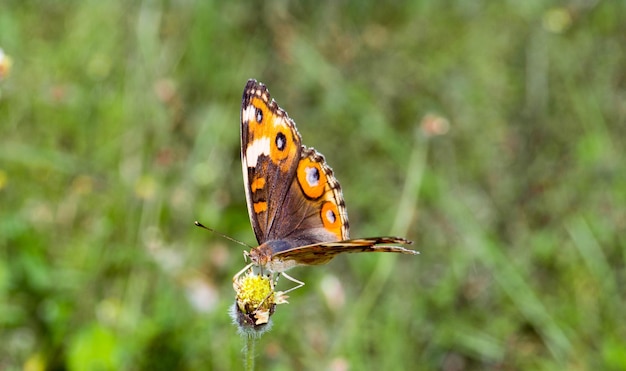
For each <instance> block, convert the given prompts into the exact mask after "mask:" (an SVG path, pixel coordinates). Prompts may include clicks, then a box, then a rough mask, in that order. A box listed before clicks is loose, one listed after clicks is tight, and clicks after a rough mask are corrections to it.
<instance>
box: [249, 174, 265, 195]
mask: <svg viewBox="0 0 626 371" xmlns="http://www.w3.org/2000/svg"><path fill="white" fill-rule="evenodd" d="M263 187H265V178H255V179H254V180H253V181H252V184H250V190H251V191H252V193H254V192H256V191H257V190H259V189H263Z"/></svg>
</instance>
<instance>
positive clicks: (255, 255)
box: [246, 240, 298, 272]
mask: <svg viewBox="0 0 626 371" xmlns="http://www.w3.org/2000/svg"><path fill="white" fill-rule="evenodd" d="M292 247H293V246H292V245H291V244H290V243H289V242H288V241H285V240H270V241H266V242H264V243H262V244H261V245H259V246H257V247H255V248H253V249H252V250H250V252H246V255H247V256H248V257H250V261H251V262H252V264H254V265H256V266H258V267H261V268H264V269H267V270H268V271H270V272H284V271H286V270H288V269H290V268H293V267H295V266H296V265H298V264H297V262H296V261H295V260H289V259H287V260H285V259H281V258H280V257H277V256H276V254H277V253H279V252H281V251H285V250H288V249H290V248H292Z"/></svg>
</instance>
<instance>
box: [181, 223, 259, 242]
mask: <svg viewBox="0 0 626 371" xmlns="http://www.w3.org/2000/svg"><path fill="white" fill-rule="evenodd" d="M193 224H195V225H196V227H200V228H204V229H206V230H207V231H209V232H213V233H215V234H216V235H218V236H220V237H224V238H225V239H227V240H229V241H232V242H234V243H237V244H239V245H241V246H245V247H247V248H250V249H251V248H252V246H250V245H248V244H247V243H245V242H242V241H239V240H236V239H234V238H232V237H230V236H227V235H225V234H224V233H221V232H218V231H216V230H215V229H212V228H209V227H205V226H204V224H202V223H200V222H199V221H197V220H196V221H195V222H194V223H193Z"/></svg>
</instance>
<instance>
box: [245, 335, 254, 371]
mask: <svg viewBox="0 0 626 371" xmlns="http://www.w3.org/2000/svg"><path fill="white" fill-rule="evenodd" d="M245 337H246V346H245V347H244V349H243V354H244V358H245V359H244V362H245V364H244V369H245V370H246V371H253V370H254V348H255V346H256V336H254V334H250V333H248V334H246V335H245Z"/></svg>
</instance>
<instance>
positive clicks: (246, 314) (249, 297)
mask: <svg viewBox="0 0 626 371" xmlns="http://www.w3.org/2000/svg"><path fill="white" fill-rule="evenodd" d="M233 288H234V289H235V293H236V296H235V305H234V306H233V309H232V310H231V316H232V317H233V319H234V321H235V324H237V325H238V326H239V330H240V331H241V332H244V333H257V334H261V333H263V332H265V331H267V330H268V329H269V326H268V325H269V324H270V317H271V316H272V315H273V314H274V311H275V310H276V305H277V304H283V303H286V302H287V301H286V300H285V298H286V297H285V296H284V295H283V294H282V293H281V292H276V291H274V281H273V279H272V277H271V276H264V275H261V274H255V273H253V272H252V269H250V270H249V271H247V272H246V273H244V274H241V275H239V276H237V277H235V279H234V280H233Z"/></svg>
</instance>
